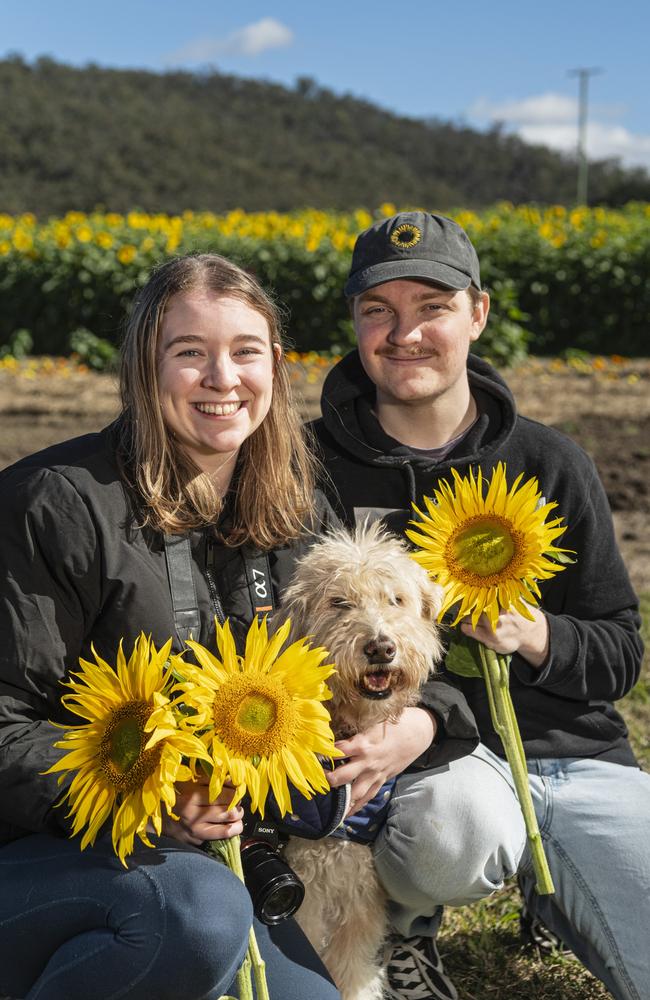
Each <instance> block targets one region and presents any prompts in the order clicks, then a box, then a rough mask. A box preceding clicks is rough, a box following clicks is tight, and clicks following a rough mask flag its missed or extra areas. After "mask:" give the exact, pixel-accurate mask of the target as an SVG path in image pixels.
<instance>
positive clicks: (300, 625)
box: [273, 583, 307, 637]
mask: <svg viewBox="0 0 650 1000" xmlns="http://www.w3.org/2000/svg"><path fill="white" fill-rule="evenodd" d="M306 617H307V593H306V591H305V588H304V587H302V586H300V584H297V583H294V584H292V585H291V586H290V587H289V588H288V589H287V590H286V591H285V594H284V598H283V600H282V604H281V606H280V607H279V608H278V610H277V611H276V612H275V614H274V615H273V627H274V630H275V629H276V628H279V627H280V625H282V624H283V623H284V622H285V621H286V620H287V618H290V619H291V634H292V636H294V637H297V636H301V635H302V634H303V630H304V628H305V626H306V622H305V619H306Z"/></svg>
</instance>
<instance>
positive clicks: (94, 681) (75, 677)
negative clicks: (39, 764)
mask: <svg viewBox="0 0 650 1000" xmlns="http://www.w3.org/2000/svg"><path fill="white" fill-rule="evenodd" d="M170 649H171V639H170V640H169V641H168V642H166V643H165V645H164V646H163V647H162V649H160V650H156V647H155V646H154V644H153V642H152V641H151V639H150V638H148V637H147V636H145V635H144V633H141V634H140V636H139V637H138V638H137V639H136V642H135V645H134V647H133V652H132V654H131V656H130V658H129V660H128V662H127V660H126V658H125V656H124V652H123V649H122V643H121V642H120V647H119V650H118V653H117V664H116V668H113V667H112V666H110V664H108V663H106V661H105V660H102V659H101V657H100V656H98V655H97V653H96V651H95V649H94V647H93V649H92V652H93V655H94V657H95V661H96V662H95V663H90V662H88V661H87V660H83V659H80V660H79V664H80V666H81V671H80V672H79V673H74V674H72V675H71V679H70V680H69V681H67V682H66V687H69V688H70V689H71V690H70V693H68V694H65V695H63V697H62V699H61V701H62V703H63V704H64V705H65V707H66V708H67V709H69V710H70V711H71V712H73V713H74V714H75V715H79V716H81V717H82V718H83V719H87V720H88V721H87V722H86V723H84V724H83V725H78V726H71V727H60V728H65V730H66V732H65V735H64V737H63V739H62V740H59V741H58V742H57V743H55V744H54V746H55V747H57V748H59V749H61V750H67V751H68V752H67V753H66V754H65V755H64V756H63V757H62V758H61V759H60V760H59V761H57V763H56V764H54V765H53V767H51V768H50V769H49V771H46V772H45V773H46V774H52V773H54V772H57V771H61V772H63V773H62V774H61V775H60V777H59V784H60V783H61V782H62V781H63V780H64V779H65V777H66V774H67V773H68V772H71V771H74V772H76V773H75V775H74V777H73V778H72V781H71V783H70V786H69V788H68V790H67V792H66V793H65V795H64V797H63V800H62V803H61V804H63V802H65V801H66V800H67V802H68V804H69V806H70V811H69V813H68V816H72V817H74V819H73V824H72V833H71V836H76V835H77V834H78V833H79V832H80V831H81V830H82V829H83V828H84V827H86V831H85V833H84V835H83V837H82V840H81V849H82V850H83V849H84V848H85V847H87V846H88V844H94V842H95V838H96V836H97V833H98V831H99V829H100V828H101V827H102V825H103V824H104V823H105V822H106V820H108V819H109V817H112V824H113V830H112V833H113V848H114V850H115V853H116V854H117V855H118V857H119V858H120V861H121V862H122V864H123V865H125V867H126V862H125V858H126V856H127V855H128V854H130V853H131V852H132V851H133V841H134V837H135V835H136V834H137V836H138V837H139V838H140V840H141V841H142V842H143V843H145V844H146V845H147V846H149V847H152V846H153V845H152V844H151V842H150V841H149V839H148V837H147V824H148V823H149V821H151V824H152V826H153V829H154V830H155V831H156V833H157V834H160V832H161V825H162V806H163V805H164V806H165V808H166V810H167V813H168V814H169V815H170V816H174V814H173V812H172V809H173V806H174V802H175V800H176V793H175V790H174V785H175V782H177V781H189V780H191V779H192V778H193V777H194V774H193V771H192V770H191V769H190V768H189V767H188V766H187V765H185V764H184V763H183V756H187V757H191V758H194V759H196V758H197V757H205V756H206V754H205V751H204V749H203V745H202V744H201V742H200V741H199V740H198V739H197V738H196V737H195V736H193V735H192V734H190V733H186V732H183V731H181V730H180V729H179V726H178V723H177V720H176V717H175V715H174V714H173V712H172V708H171V699H170V697H169V689H170V687H171V683H172V680H173V679H172V676H171V667H170V665H169V652H170ZM174 818H176V817H174Z"/></svg>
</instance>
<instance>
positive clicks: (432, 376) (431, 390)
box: [353, 278, 490, 405]
mask: <svg viewBox="0 0 650 1000" xmlns="http://www.w3.org/2000/svg"><path fill="white" fill-rule="evenodd" d="M489 301H490V300H489V297H488V295H487V294H484V295H482V296H481V299H480V301H479V304H478V305H477V306H473V305H472V302H471V300H470V297H469V295H468V293H467V292H466V291H460V292H457V291H453V290H451V289H444V288H439V287H436V286H435V285H429V284H427V283H426V282H423V281H415V280H411V279H401V278H400V279H396V280H395V281H386V282H384V284H382V285H377V286H376V287H375V288H371V289H369V291H367V292H364V293H363V294H362V295H359V296H357V298H356V299H355V300H354V304H353V318H354V326H355V330H356V334H357V340H358V345H359V355H360V357H361V363H362V364H363V367H364V369H365V370H366V373H367V375H368V376H369V378H370V379H371V380H372V381H373V382H374V383H375V385H376V386H377V401H378V403H382V402H390V403H404V404H406V405H413V404H415V405H417V404H420V403H424V402H428V401H432V400H434V399H438V398H440V397H442V396H444V395H445V394H446V393H449V392H450V391H451V392H452V393H453V390H454V389H455V388H456V387H457V386H458V385H459V383H461V384H462V383H463V381H466V379H467V371H466V363H467V355H468V352H469V347H470V344H471V343H472V341H474V340H478V338H479V336H480V335H481V332H482V330H483V328H484V326H485V323H486V320H487V314H488V309H489Z"/></svg>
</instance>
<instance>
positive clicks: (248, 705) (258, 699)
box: [237, 694, 277, 733]
mask: <svg viewBox="0 0 650 1000" xmlns="http://www.w3.org/2000/svg"><path fill="white" fill-rule="evenodd" d="M276 717H277V712H276V707H275V702H274V701H273V699H272V698H269V697H267V695H264V694H249V695H246V697H245V698H242V700H241V704H240V706H239V711H238V712H237V722H238V724H239V726H240V727H241V728H242V729H246V730H247V731H248V732H249V733H265V732H267V730H269V729H270V728H271V726H272V725H273V723H274V722H275V720H276Z"/></svg>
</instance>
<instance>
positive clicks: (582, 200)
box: [569, 67, 603, 205]
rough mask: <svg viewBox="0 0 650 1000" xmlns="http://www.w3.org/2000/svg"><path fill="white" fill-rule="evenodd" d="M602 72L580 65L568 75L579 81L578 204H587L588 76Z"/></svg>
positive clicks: (596, 68) (595, 68)
mask: <svg viewBox="0 0 650 1000" xmlns="http://www.w3.org/2000/svg"><path fill="white" fill-rule="evenodd" d="M602 72H603V70H602V69H598V67H591V68H589V69H587V68H585V67H580V68H579V69H570V70H569V76H577V77H578V81H579V100H578V187H577V201H578V204H579V205H586V204H587V185H588V174H589V162H588V160H587V107H588V101H589V97H588V90H589V77H590V76H597V75H598V74H599V73H602Z"/></svg>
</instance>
